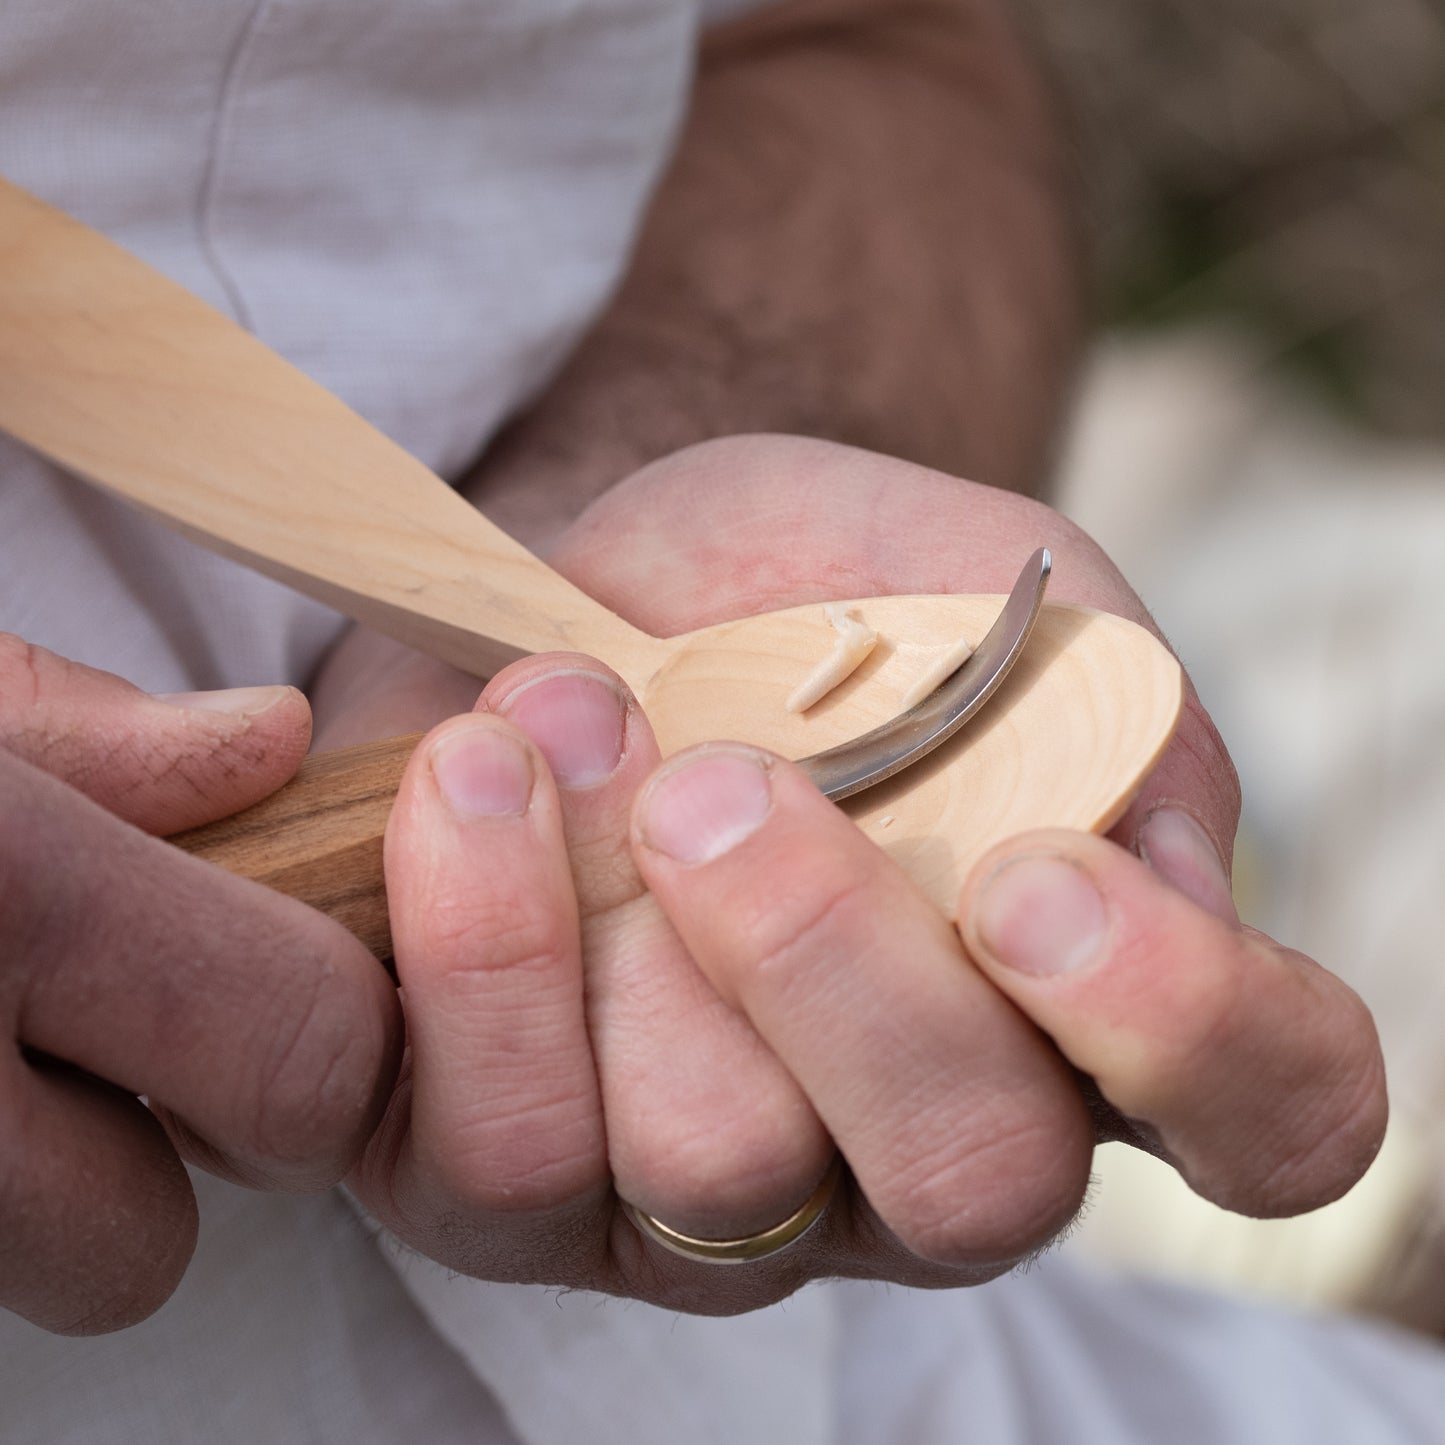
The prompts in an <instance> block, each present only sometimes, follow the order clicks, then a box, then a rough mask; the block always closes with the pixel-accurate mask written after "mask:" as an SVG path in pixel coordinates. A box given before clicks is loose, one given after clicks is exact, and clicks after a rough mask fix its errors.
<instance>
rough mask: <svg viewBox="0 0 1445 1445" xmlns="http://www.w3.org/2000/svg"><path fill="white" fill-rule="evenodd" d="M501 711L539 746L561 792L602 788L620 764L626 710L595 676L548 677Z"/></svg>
mask: <svg viewBox="0 0 1445 1445" xmlns="http://www.w3.org/2000/svg"><path fill="white" fill-rule="evenodd" d="M497 711H498V712H499V713H500V714H501V715H502V716H503V717H506V718H509V719H510V720H511V721H512V722H514V723H516V725H517V726H518V727H519V728H521V729H522V731H523V732H524V733H526V734H527V736H528V737H529V738H531V739H532V741H533V742H534V743H536V745H537V747H538V749H539V750H540V752H541V754H542V756H543V757H544V758H546V759H547V766H548V767H549V768H550V769H551V770H552V776H553V777H554V778H555V779H556V780H557V782H558V784H559V785H560V786H561V787H564V788H585V787H588V786H590V785H591V784H593V783H600V782H602V780H603V779H604V778H610V777H611V776H612V774H613V773H615V772H616V771H617V765H618V764H619V763H620V762H621V761H622V748H623V739H624V735H625V733H626V729H627V704H626V702H625V701H624V700H623V697H622V694H621V693H620V692H618V690H617V689H616V688H615V687H614V686H613V685H612V684H611V683H610V682H609V681H608V680H607V679H606V678H605V677H600V676H599V675H598V674H597V673H595V672H581V671H573V670H568V671H563V672H549V673H547V674H546V675H545V676H544V677H539V678H536V679H535V680H534V681H532V682H529V683H527V684H525V686H523V687H520V688H518V689H517V691H516V692H514V693H512V695H511V696H510V697H508V698H506V699H505V700H504V701H503V703H502V704H501V706H500V707H499V708H498V709H497Z"/></svg>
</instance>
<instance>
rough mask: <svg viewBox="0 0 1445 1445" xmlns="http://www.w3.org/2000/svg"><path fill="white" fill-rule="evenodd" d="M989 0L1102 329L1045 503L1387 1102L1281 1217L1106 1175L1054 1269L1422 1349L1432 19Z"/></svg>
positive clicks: (1443, 929)
mask: <svg viewBox="0 0 1445 1445" xmlns="http://www.w3.org/2000/svg"><path fill="white" fill-rule="evenodd" d="M1012 3H1014V4H1015V6H1016V7H1017V11H1018V15H1019V19H1020V22H1021V24H1022V26H1023V28H1024V29H1025V30H1026V32H1028V33H1029V34H1030V35H1031V37H1032V39H1033V41H1034V43H1035V46H1036V48H1037V49H1038V51H1039V52H1040V54H1041V55H1042V57H1043V58H1044V61H1045V63H1046V65H1047V66H1048V67H1049V68H1050V69H1051V70H1052V72H1053V75H1054V79H1055V81H1056V85H1057V89H1058V91H1059V94H1060V96H1061V103H1062V105H1063V106H1064V107H1065V109H1066V111H1067V115H1068V122H1069V126H1070V128H1071V132H1072V134H1073V136H1074V137H1075V138H1076V145H1077V159H1078V166H1079V170H1080V181H1081V186H1082V188H1083V193H1084V194H1085V195H1086V196H1087V197H1088V202H1087V205H1088V211H1089V216H1090V222H1091V232H1092V237H1093V243H1094V252H1095V254H1094V261H1093V264H1094V269H1095V278H1096V282H1097V289H1098V295H1099V297H1100V308H1101V311H1102V316H1103V323H1104V324H1103V329H1102V332H1101V335H1100V339H1099V341H1098V344H1097V346H1096V347H1095V350H1094V354H1093V356H1092V359H1091V363H1090V365H1089V368H1088V373H1087V378H1086V382H1085V385H1084V387H1083V389H1082V393H1081V395H1080V398H1079V405H1078V411H1077V416H1076V420H1075V424H1074V427H1073V430H1072V434H1071V437H1070V439H1069V443H1068V446H1067V449H1066V452H1065V455H1064V457H1063V458H1062V467H1061V495H1060V498H1059V500H1060V505H1061V506H1062V508H1063V510H1065V511H1066V512H1068V513H1069V514H1070V515H1071V516H1073V517H1075V518H1076V519H1077V520H1078V521H1079V522H1080V523H1081V524H1082V525H1083V526H1084V527H1085V528H1086V529H1087V530H1089V531H1090V532H1091V533H1093V535H1095V536H1096V537H1097V538H1098V539H1099V540H1100V541H1101V542H1102V543H1103V544H1104V546H1105V547H1106V548H1107V549H1108V550H1109V551H1110V552H1111V553H1112V554H1113V556H1114V557H1115V559H1116V560H1117V561H1118V562H1119V563H1120V565H1121V566H1122V567H1123V569H1124V571H1125V573H1126V574H1127V575H1128V576H1129V577H1130V579H1131V580H1132V581H1133V582H1134V583H1135V585H1136V587H1137V588H1138V589H1139V591H1140V592H1141V594H1142V595H1143V596H1144V598H1145V600H1146V602H1148V603H1149V604H1150V606H1151V607H1152V608H1153V610H1154V612H1155V615H1156V616H1157V618H1158V620H1159V622H1160V624H1161V626H1162V627H1163V629H1164V631H1165V632H1166V633H1167V634H1168V635H1169V636H1170V638H1171V639H1172V640H1173V642H1174V643H1175V645H1176V647H1177V648H1178V649H1179V652H1180V654H1181V655H1182V657H1183V658H1184V661H1185V663H1186V665H1187V666H1188V667H1189V668H1190V671H1191V672H1192V674H1193V676H1194V678H1195V680H1196V682H1197V684H1198V686H1199V690H1200V692H1201V693H1202V695H1203V696H1204V699H1205V702H1206V703H1207V704H1208V705H1209V707H1210V709H1211V711H1212V712H1213V713H1214V716H1215V717H1216V719H1217V720H1218V722H1219V723H1220V726H1221V728H1222V729H1223V731H1224V733H1225V736H1226V738H1227V739H1228V740H1229V742H1230V745H1231V747H1232V749H1233V751H1234V755H1235V758H1236V761H1237V762H1238V764H1239V767H1240V772H1241V775H1242V779H1243V783H1244V790H1245V818H1244V824H1243V828H1242V832H1241V838H1240V847H1239V856H1238V861H1237V892H1238V895H1239V899H1240V904H1241V910H1242V912H1243V914H1244V916H1245V918H1246V920H1247V921H1248V922H1251V923H1254V924H1256V925H1258V926H1259V927H1261V928H1263V929H1265V930H1266V931H1268V932H1270V933H1272V934H1275V935H1277V936H1279V937H1280V938H1282V939H1284V940H1286V941H1288V942H1290V943H1292V944H1294V945H1295V946H1297V947H1300V948H1303V949H1305V950H1307V951H1308V952H1310V953H1311V954H1313V956H1314V957H1316V958H1318V959H1320V960H1321V961H1322V962H1324V963H1325V964H1327V965H1328V966H1329V967H1330V968H1332V969H1334V970H1335V971H1336V972H1337V973H1339V974H1341V975H1342V976H1344V977H1345V978H1346V979H1347V980H1348V981H1349V982H1350V983H1351V984H1352V985H1353V986H1354V987H1355V988H1356V989H1357V990H1358V991H1359V992H1360V993H1361V994H1362V995H1363V996H1364V997H1365V999H1366V1001H1367V1002H1368V1003H1369V1004H1370V1005H1371V1007H1372V1009H1373V1010H1374V1012H1375V1015H1376V1018H1377V1020H1378V1022H1379V1025H1380V1030H1381V1034H1382V1037H1383V1039H1384V1043H1385V1049H1386V1055H1387V1059H1388V1062H1389V1067H1390V1077H1391V1093H1392V1100H1393V1104H1394V1118H1393V1122H1392V1125H1391V1132H1390V1136H1389V1139H1388V1141H1387V1145H1386V1148H1385V1151H1384V1152H1383V1154H1382V1155H1381V1157H1380V1159H1379V1161H1378V1162H1377V1164H1376V1166H1375V1168H1374V1169H1373V1170H1372V1171H1371V1173H1370V1175H1369V1176H1368V1177H1367V1179H1366V1180H1365V1182H1364V1183H1363V1184H1361V1185H1360V1186H1358V1187H1357V1189H1356V1190H1355V1191H1353V1192H1352V1193H1351V1194H1350V1195H1349V1196H1348V1197H1347V1198H1346V1199H1345V1200H1343V1201H1342V1202H1341V1203H1339V1204H1337V1205H1333V1206H1331V1207H1330V1208H1328V1209H1326V1210H1322V1211H1319V1212H1318V1213H1316V1214H1314V1215H1311V1216H1307V1217H1306V1218H1304V1219H1301V1220H1297V1221H1288V1222H1268V1223H1261V1222H1255V1221H1247V1220H1240V1219H1237V1218H1234V1217H1232V1216H1228V1215H1225V1214H1223V1213H1222V1212H1220V1211H1217V1210H1215V1209H1213V1208H1212V1207H1211V1206H1208V1205H1205V1204H1203V1203H1202V1202H1201V1201H1199V1200H1197V1199H1195V1198H1194V1196H1192V1195H1191V1194H1190V1193H1189V1192H1188V1191H1187V1190H1186V1189H1185V1188H1184V1187H1183V1186H1182V1185H1181V1184H1179V1183H1178V1182H1177V1181H1176V1180H1175V1179H1174V1177H1173V1175H1172V1174H1171V1173H1170V1172H1169V1171H1168V1170H1167V1169H1165V1168H1164V1167H1163V1166H1162V1165H1155V1164H1154V1163H1153V1161H1150V1160H1148V1159H1144V1158H1142V1157H1140V1156H1137V1155H1134V1154H1132V1153H1130V1152H1127V1151H1123V1150H1119V1149H1116V1148H1114V1147H1112V1146H1111V1147H1110V1148H1108V1149H1105V1150H1104V1151H1101V1160H1100V1166H1099V1171H1098V1172H1099V1179H1098V1182H1097V1185H1096V1189H1095V1199H1094V1203H1093V1206H1092V1208H1091V1210H1090V1212H1089V1214H1088V1216H1087V1218H1086V1220H1085V1222H1084V1225H1083V1226H1082V1228H1081V1229H1080V1231H1079V1233H1078V1234H1077V1235H1076V1236H1075V1238H1074V1239H1073V1240H1072V1241H1071V1242H1070V1244H1069V1245H1068V1246H1067V1248H1069V1249H1072V1250H1077V1251H1081V1252H1084V1253H1087V1254H1092V1255H1094V1256H1095V1257H1102V1258H1106V1259H1108V1260H1111V1261H1114V1262H1120V1263H1124V1264H1127V1265H1131V1266H1134V1267H1137V1268H1140V1269H1144V1270H1148V1271H1156V1272H1162V1273H1169V1274H1173V1275H1180V1274H1182V1275H1184V1276H1185V1277H1188V1278H1193V1279H1198V1280H1204V1281H1206V1282H1210V1283H1214V1284H1221V1285H1224V1286H1227V1287H1230V1288H1235V1289H1243V1290H1247V1291H1255V1292H1262V1293H1265V1294H1269V1295H1273V1296H1277V1297H1282V1298H1285V1299H1288V1300H1293V1301H1296V1302H1299V1303H1303V1304H1307V1305H1308V1304H1330V1305H1343V1306H1345V1307H1348V1308H1353V1309H1358V1310H1362V1311H1366V1312H1372V1313H1377V1314H1382V1315H1385V1316H1388V1317H1390V1318H1393V1319H1395V1320H1397V1321H1400V1322H1402V1323H1406V1324H1409V1325H1412V1326H1415V1327H1418V1328H1422V1329H1427V1330H1431V1331H1433V1332H1435V1333H1438V1334H1440V1335H1442V1337H1445V570H1442V560H1445V0H1370V3H1368V4H1360V3H1358V0H1208V3H1205V0H1090V4H1088V5H1079V6H1070V5H1058V4H1056V3H1050V0H1012Z"/></svg>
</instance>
